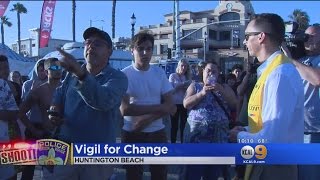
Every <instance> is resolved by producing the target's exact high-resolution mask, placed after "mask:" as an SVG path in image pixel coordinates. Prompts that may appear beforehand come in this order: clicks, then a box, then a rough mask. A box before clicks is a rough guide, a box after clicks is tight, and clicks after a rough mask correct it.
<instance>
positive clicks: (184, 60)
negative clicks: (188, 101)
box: [176, 59, 191, 80]
mask: <svg viewBox="0 0 320 180" xmlns="http://www.w3.org/2000/svg"><path fill="white" fill-rule="evenodd" d="M182 63H185V64H187V70H186V72H185V73H184V75H185V76H186V79H187V80H191V70H190V64H189V62H188V61H187V60H186V59H180V60H179V62H178V65H177V68H176V73H179V72H180V65H181V64H182Z"/></svg>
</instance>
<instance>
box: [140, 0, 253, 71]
mask: <svg viewBox="0 0 320 180" xmlns="http://www.w3.org/2000/svg"><path fill="white" fill-rule="evenodd" d="M253 14H254V10H253V7H252V5H251V2H250V1H219V5H218V6H217V7H216V8H214V9H213V10H207V11H199V12H191V11H180V16H179V20H180V21H179V23H180V34H181V37H180V38H183V39H182V40H181V41H180V48H181V50H182V53H183V56H184V57H191V58H201V59H203V57H204V53H205V54H206V59H215V60H216V62H217V63H219V64H220V66H221V68H222V69H224V71H225V72H227V70H228V69H231V67H232V66H233V65H234V64H237V63H239V64H242V63H243V60H245V59H247V58H248V53H247V51H246V50H245V49H244V47H243V44H242V42H243V40H244V30H245V27H246V25H247V23H248V19H249V18H250V15H253ZM164 18H165V22H164V23H163V24H158V25H149V26H143V27H140V30H149V31H152V32H153V34H154V35H155V46H154V52H153V60H159V59H167V58H168V49H169V51H170V50H171V49H172V48H173V45H174V40H173V33H172V32H173V30H174V29H173V27H172V25H173V19H174V17H173V13H170V14H166V15H164ZM245 19H247V20H246V21H245ZM230 20H239V21H237V22H229V23H225V21H230ZM196 30H197V31H196ZM194 31H196V32H194ZM191 32H194V33H193V34H191V35H190V36H186V35H188V34H189V33H191ZM205 34H207V38H206V40H204V39H205V38H204V37H205ZM204 47H205V48H204ZM204 50H205V52H204ZM174 51H175V50H174V49H173V50H172V57H174Z"/></svg>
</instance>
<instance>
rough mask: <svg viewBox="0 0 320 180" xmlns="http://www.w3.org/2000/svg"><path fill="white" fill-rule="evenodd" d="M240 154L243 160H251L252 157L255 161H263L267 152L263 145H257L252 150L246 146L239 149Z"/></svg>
mask: <svg viewBox="0 0 320 180" xmlns="http://www.w3.org/2000/svg"><path fill="white" fill-rule="evenodd" d="M240 153H241V156H242V157H243V158H244V159H251V158H253V156H255V157H256V158H257V159H264V158H266V157H267V154H268V151H267V148H266V146H264V145H257V146H256V147H255V148H254V149H253V147H251V146H249V145H246V146H243V147H242V148H241V152H240Z"/></svg>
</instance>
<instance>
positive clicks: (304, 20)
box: [289, 9, 310, 31]
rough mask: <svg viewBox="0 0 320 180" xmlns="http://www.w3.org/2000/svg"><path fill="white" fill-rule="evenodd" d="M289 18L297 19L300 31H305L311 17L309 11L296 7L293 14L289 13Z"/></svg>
mask: <svg viewBox="0 0 320 180" xmlns="http://www.w3.org/2000/svg"><path fill="white" fill-rule="evenodd" d="M289 18H290V19H291V20H292V21H295V22H297V23H298V24H299V29H298V30H300V31H304V30H306V29H307V28H308V26H309V22H310V18H309V15H308V13H307V12H305V11H302V10H301V9H295V10H294V11H293V12H292V14H291V15H289Z"/></svg>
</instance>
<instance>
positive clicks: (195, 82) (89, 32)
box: [0, 13, 320, 180]
mask: <svg viewBox="0 0 320 180" xmlns="http://www.w3.org/2000/svg"><path fill="white" fill-rule="evenodd" d="M305 34H307V35H308V37H309V39H308V41H307V42H305V44H304V45H305V50H306V54H307V55H306V56H305V57H303V58H302V59H292V58H290V57H291V56H290V51H288V49H287V48H286V47H285V46H284V45H283V41H284V35H285V26H284V22H283V20H282V18H281V17H280V16H278V15H276V14H271V13H265V14H257V15H255V16H254V17H253V18H252V19H251V20H250V22H249V24H248V26H247V28H246V30H245V40H244V42H243V43H244V44H245V45H246V47H247V49H248V51H249V54H250V56H252V57H255V58H256V59H257V61H258V63H259V67H258V68H257V69H255V70H252V68H251V66H250V63H251V62H247V63H245V64H246V65H245V67H243V66H242V65H239V64H236V65H235V66H234V67H233V68H232V69H231V72H230V74H227V75H225V77H223V75H222V74H221V73H220V72H221V70H220V69H219V66H218V64H217V63H216V62H215V60H214V59H207V60H205V61H202V62H200V63H199V64H197V65H196V66H195V65H193V68H192V65H190V64H189V63H188V61H187V60H186V59H183V58H182V59H181V60H179V62H178V64H177V68H176V72H174V73H172V74H171V75H170V76H169V78H168V77H167V76H166V74H165V72H164V71H163V69H162V68H160V67H157V66H151V65H150V61H151V57H152V52H153V51H152V50H153V47H154V36H153V35H152V34H150V33H149V32H145V31H141V32H139V33H137V34H136V35H135V36H134V37H133V39H132V43H131V51H132V54H133V57H134V60H133V63H132V65H130V66H128V67H126V68H125V69H123V70H122V71H119V70H115V69H113V68H112V67H111V66H110V65H109V58H110V56H111V54H112V41H111V38H110V36H109V35H108V33H106V32H104V31H102V30H99V29H97V28H94V27H90V28H88V29H86V30H85V32H84V33H83V38H84V45H85V49H84V58H85V60H86V63H85V64H82V65H81V64H79V63H78V62H77V61H76V59H75V58H74V57H73V56H72V55H70V54H68V53H67V52H65V51H63V50H61V49H58V50H59V52H60V54H61V55H62V58H61V59H57V58H48V59H41V60H39V61H38V62H37V63H36V65H35V67H34V70H33V73H32V77H31V78H30V80H28V81H25V82H23V81H22V78H21V74H20V73H19V72H18V71H13V72H11V73H10V69H9V63H8V58H7V57H6V56H4V55H0V142H7V141H10V140H16V139H26V140H36V139H43V138H54V139H59V140H62V141H64V142H67V143H72V142H78V143H80V142H83V143H115V142H116V136H117V134H116V132H117V128H121V142H123V143H242V142H248V140H250V142H254V143H260V142H261V140H263V142H264V143H303V142H304V143H319V142H320V91H319V86H320V27H319V26H310V27H308V28H307V30H306V31H305ZM63 71H65V72H67V73H66V75H65V77H64V75H63V74H64V73H63ZM167 117H170V121H171V126H170V127H171V131H170V132H171V133H170V136H169V138H168V136H167V131H166V130H165V129H166V126H165V124H166V123H165V122H164V121H165V120H166V119H167ZM119 124H121V125H122V126H121V127H119ZM21 127H25V129H23V130H21ZM124 168H125V169H126V178H127V179H128V180H139V179H142V178H143V172H144V169H143V166H138V165H126V166H124ZM34 169H35V167H34V166H23V167H20V168H17V167H14V166H8V165H6V166H4V165H0V179H17V172H18V171H20V172H22V174H21V179H23V180H31V179H33V176H34ZM113 169H114V167H113V166H111V165H108V166H101V165H90V166H70V165H66V166H55V167H54V168H43V179H108V178H110V177H111V176H112V174H113ZM230 169H231V170H230ZM230 171H233V172H234V175H231V174H230ZM150 172H151V179H153V180H164V179H167V174H168V173H167V172H168V171H167V166H166V165H151V166H150ZM201 178H202V179H205V180H207V179H208V180H211V179H218V178H224V179H231V178H233V179H250V180H257V179H259V180H260V179H261V180H268V179H272V180H273V179H279V180H280V179H292V180H294V179H297V180H304V179H311V180H313V179H314V180H317V179H320V166H297V165H281V166H279V165H263V166H262V165H247V166H237V167H236V168H233V169H232V168H230V167H228V166H225V165H215V166H209V165H187V166H183V173H182V174H181V179H187V180H198V179H201Z"/></svg>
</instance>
